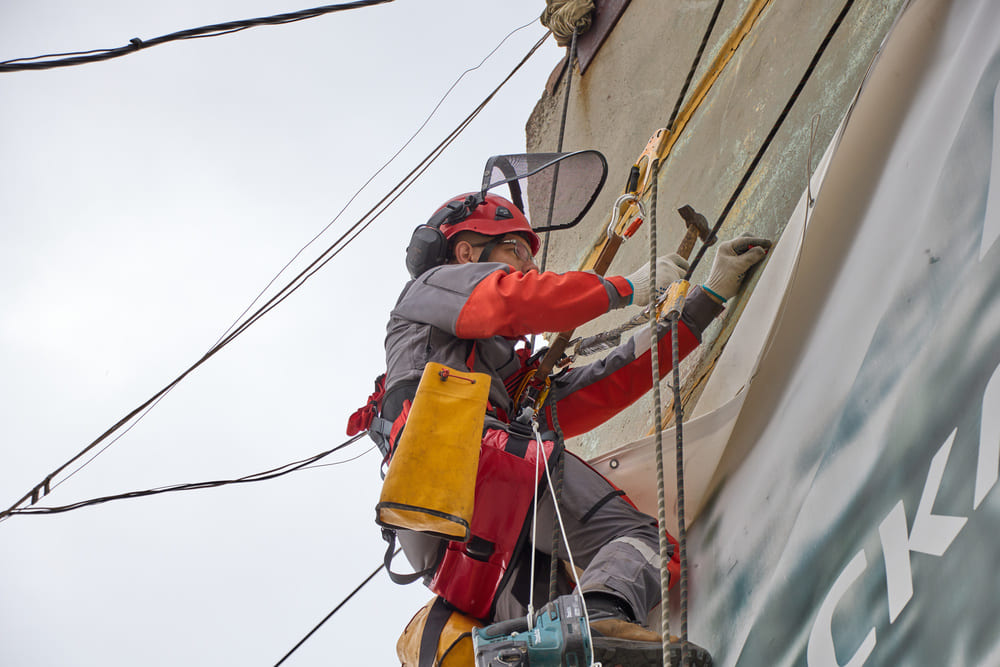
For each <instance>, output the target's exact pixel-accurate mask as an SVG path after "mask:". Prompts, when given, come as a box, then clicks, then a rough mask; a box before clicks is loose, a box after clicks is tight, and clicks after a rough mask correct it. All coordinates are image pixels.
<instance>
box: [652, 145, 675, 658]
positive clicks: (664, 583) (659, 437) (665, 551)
mask: <svg viewBox="0 0 1000 667" xmlns="http://www.w3.org/2000/svg"><path fill="white" fill-rule="evenodd" d="M659 163H660V161H659V160H658V159H654V160H653V162H652V164H651V165H650V169H652V179H653V180H652V185H653V190H652V193H651V197H650V211H649V254H650V260H649V284H650V285H654V286H655V285H656V257H657V254H656V251H657V240H656V200H657V186H656V181H657V172H658V170H659ZM650 300H652V299H650ZM658 319H659V318H657V317H651V318H649V335H650V341H652V342H651V343H650V346H649V360H650V368H651V370H652V373H653V423H654V424H659V423H660V420H661V419H662V416H661V415H660V412H661V409H662V408H661V403H660V351H659V349H658V348H659V344H658V339H657V334H658V333H659V331H658V330H657V329H658V326H659V322H658ZM663 478H664V475H663V432H662V431H661V430H660V429H659V428H657V429H656V521H657V526H658V529H657V531H656V532H657V534H658V537H659V544H660V634H661V637H662V641H663V660H664V663H663V664H664V667H667V666H668V665H669V664H670V657H669V653H668V652H667V645H668V644H669V643H670V605H669V602H668V601H669V599H670V598H669V592H670V572H669V571H668V570H667V568H666V563H667V561H668V560H669V559H670V553H669V548H670V544H669V542H668V541H667V529H666V525H667V512H666V501H665V499H664V496H665V494H664V489H663Z"/></svg>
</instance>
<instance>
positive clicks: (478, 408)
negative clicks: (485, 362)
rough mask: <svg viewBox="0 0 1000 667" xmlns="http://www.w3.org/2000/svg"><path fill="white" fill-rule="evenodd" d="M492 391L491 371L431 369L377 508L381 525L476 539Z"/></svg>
mask: <svg viewBox="0 0 1000 667" xmlns="http://www.w3.org/2000/svg"><path fill="white" fill-rule="evenodd" d="M489 393H490V376H489V375H486V374H484V373H465V372H460V371H456V370H453V369H451V368H448V367H447V366H443V365H441V364H436V363H428V364H427V366H425V367H424V373H423V375H422V376H421V378H420V384H419V386H418V387H417V393H416V395H415V396H414V398H413V404H412V406H411V407H410V414H409V416H408V417H407V419H406V428H404V429H403V435H402V436H401V437H400V439H399V443H398V444H397V445H396V448H395V452H394V454H393V456H392V461H391V462H390V464H389V470H388V471H387V472H386V476H385V481H384V482H383V484H382V495H381V496H380V497H379V502H378V504H377V505H376V506H375V520H376V522H377V523H378V524H379V525H382V526H385V527H387V528H405V529H408V530H415V531H420V532H424V533H430V534H432V535H436V536H438V537H443V538H445V539H449V540H459V541H462V542H465V541H468V539H469V522H470V521H472V509H473V505H474V501H475V492H476V471H477V469H478V467H479V447H480V443H481V442H482V437H483V418H484V417H485V416H486V405H487V402H488V400H489Z"/></svg>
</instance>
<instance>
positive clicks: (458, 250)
mask: <svg viewBox="0 0 1000 667" xmlns="http://www.w3.org/2000/svg"><path fill="white" fill-rule="evenodd" d="M475 261H476V248H475V247H474V246H473V245H472V244H471V243H469V242H468V241H459V242H458V243H456V244H455V263H456V264H471V263H473V262H475Z"/></svg>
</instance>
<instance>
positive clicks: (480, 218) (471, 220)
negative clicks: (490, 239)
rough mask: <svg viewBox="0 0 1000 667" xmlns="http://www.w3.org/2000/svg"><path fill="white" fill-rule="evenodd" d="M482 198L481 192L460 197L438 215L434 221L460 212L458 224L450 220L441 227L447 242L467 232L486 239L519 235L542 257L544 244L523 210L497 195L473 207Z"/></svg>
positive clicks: (451, 201)
mask: <svg viewBox="0 0 1000 667" xmlns="http://www.w3.org/2000/svg"><path fill="white" fill-rule="evenodd" d="M479 198H480V195H479V193H477V192H472V193H468V194H464V195H459V196H458V197H456V198H455V199H452V200H450V201H449V202H448V203H446V204H444V205H443V206H442V207H441V208H439V209H438V210H437V211H436V212H435V214H434V217H437V216H438V214H439V213H443V212H444V211H446V210H447V211H456V210H457V211H458V214H457V215H455V216H454V217H457V218H459V219H458V220H457V221H455V222H451V221H450V220H446V221H445V222H443V223H442V224H441V232H442V233H443V234H444V237H445V238H446V239H448V240H449V241H450V240H451V237H453V236H454V235H455V234H458V233H459V232H464V231H469V232H477V233H479V234H484V235H486V236H503V235H504V234H515V233H516V234H521V235H522V236H524V238H525V240H526V241H528V243H530V244H531V254H532V255H535V254H537V253H538V249H539V248H541V247H542V242H541V240H540V239H539V238H538V234H536V233H535V230H533V229H532V228H531V224H530V223H529V222H528V219H527V218H526V217H524V213H522V212H521V209H519V208H518V207H517V206H515V205H514V204H513V203H512V202H511V201H510V200H507V199H504V198H503V197H501V196H500V195H495V194H493V193H487V195H486V197H485V201H483V202H482V203H480V204H478V205H477V206H475V207H470V205H471V203H472V202H471V201H470V199H472V201H477V200H479ZM453 205H457V206H458V207H459V208H457V209H456V208H449V207H452V206H453ZM468 208H471V210H469V212H468V213H467V214H465V215H464V217H462V209H468ZM449 215H450V214H449ZM432 219H433V218H432ZM452 219H454V218H452ZM429 224H433V223H429Z"/></svg>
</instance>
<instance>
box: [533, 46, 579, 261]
mask: <svg viewBox="0 0 1000 667" xmlns="http://www.w3.org/2000/svg"><path fill="white" fill-rule="evenodd" d="M576 34H577V30H576V28H575V27H574V28H573V36H572V37H571V38H570V42H569V49H568V50H567V52H566V90H565V93H564V94H563V108H562V119H561V120H560V121H559V140H558V141H557V142H556V153H562V149H563V138H564V137H565V136H566V117H567V116H568V115H569V89H570V87H571V86H570V84H571V83H572V82H573V61H574V60H576ZM558 183H559V164H558V163H557V164H556V169H555V173H554V174H553V175H552V188H551V190H550V192H549V212H548V220H547V221H546V223H545V226H546V227H550V226H551V225H552V210H553V209H554V208H555V198H556V185H557V184H558ZM551 233H552V231H551V230H549V231H546V232H545V243H544V244H543V245H542V263H541V264H540V265H539V266H538V272H539V273H543V272H544V271H545V265H546V264H547V263H548V260H549V235H550V234H551Z"/></svg>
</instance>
